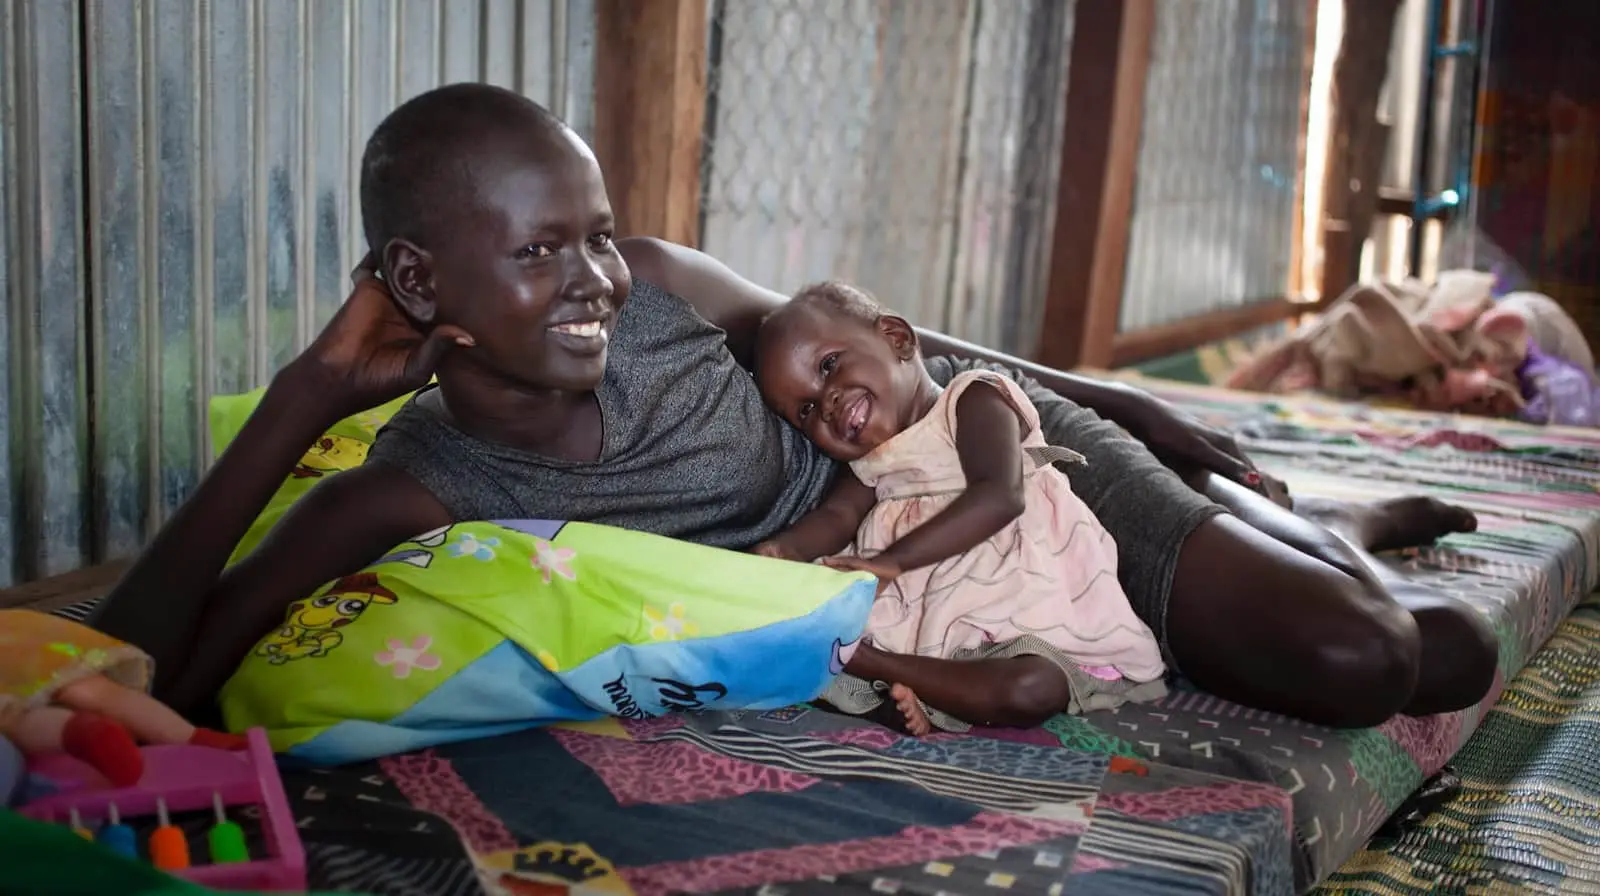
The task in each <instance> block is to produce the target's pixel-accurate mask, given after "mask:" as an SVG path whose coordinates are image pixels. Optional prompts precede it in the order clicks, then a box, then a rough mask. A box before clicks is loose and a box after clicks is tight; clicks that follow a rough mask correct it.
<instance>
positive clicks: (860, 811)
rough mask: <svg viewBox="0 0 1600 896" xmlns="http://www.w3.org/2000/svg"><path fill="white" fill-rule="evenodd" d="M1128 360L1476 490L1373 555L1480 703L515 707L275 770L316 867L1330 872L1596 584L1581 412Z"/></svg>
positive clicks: (861, 886) (455, 885)
mask: <svg viewBox="0 0 1600 896" xmlns="http://www.w3.org/2000/svg"><path fill="white" fill-rule="evenodd" d="M1143 385H1145V386H1146V387H1147V388H1150V389H1151V390H1152V391H1155V392H1157V393H1158V394H1161V395H1162V396H1163V397H1166V398H1168V399H1170V400H1172V401H1174V402H1176V403H1178V404H1180V405H1182V406H1183V407H1185V408H1187V409H1188V410H1190V411H1191V412H1193V413H1195V414H1196V415H1198V416H1200V417H1202V418H1204V419H1207V420H1209V421H1211V422H1213V423H1216V424H1219V425H1222V426H1225V427H1228V428H1230V429H1233V430H1234V431H1236V432H1238V433H1239V434H1240V436H1241V442H1242V443H1243V444H1245V445H1246V447H1247V448H1248V449H1249V450H1250V452H1251V453H1252V455H1253V456H1254V457H1255V458H1256V459H1257V460H1258V462H1259V463H1260V464H1261V466H1262V467H1263V468H1264V469H1266V470H1267V471H1269V472H1271V473H1273V474H1274V475H1277V476H1279V477H1281V478H1283V479H1285V480H1286V481H1288V482H1289V483H1290V485H1291V487H1292V488H1293V490H1294V491H1296V492H1297V493H1301V494H1317V495H1324V496H1328V497H1336V498H1347V499H1356V500H1364V499H1371V498H1380V497H1385V496H1393V495H1399V494H1406V493H1418V492H1422V493H1427V494H1433V495H1436V496H1438V497H1441V498H1445V499H1447V500H1451V501H1454V502H1457V503H1460V504H1464V505H1466V506H1468V507H1470V508H1472V509H1473V510H1475V511H1476V512H1477V513H1478V514H1479V517H1480V520H1481V524H1480V529H1479V531H1478V532H1475V533H1472V534H1467V535H1457V536H1451V537H1450V538H1447V539H1445V540H1444V541H1442V542H1440V543H1439V544H1438V545H1436V546H1433V547H1430V548H1426V549H1423V550H1418V551H1411V552H1408V553H1406V554H1404V555H1399V556H1396V557H1393V558H1391V560H1390V562H1393V563H1396V564H1398V565H1400V566H1401V567H1403V568H1404V569H1406V570H1407V571H1408V573H1409V574H1411V575H1414V576H1416V577H1418V578H1420V579H1422V580H1425V581H1428V582H1431V583H1433V584H1435V585H1437V586H1439V587H1440V588H1442V589H1443V590H1445V591H1447V592H1449V593H1452V594H1455V595H1457V596H1458V597H1460V598H1461V599H1462V600H1464V601H1466V602H1468V603H1469V604H1470V605H1471V606H1473V607H1474V608H1476V609H1478V610H1479V611H1481V612H1483V613H1484V614H1485V615H1486V616H1487V617H1488V619H1489V620H1490V621H1491V622H1492V624H1493V626H1494V629H1495V631H1496V633H1497V634H1498V636H1499V641H1500V658H1501V663H1500V673H1501V676H1500V678H1499V679H1498V680H1497V683H1496V687H1495V689H1494V692H1492V693H1491V694H1490V695H1489V696H1488V697H1487V698H1486V700H1485V703H1484V705H1483V706H1480V707H1475V708H1473V709H1469V710H1466V711H1464V712H1460V713H1456V714H1452V715H1448V716H1437V717H1430V718H1423V719H1411V718H1396V719H1394V720H1391V721H1390V722H1388V723H1386V724H1384V725H1382V726H1380V727H1378V728H1373V729H1366V730H1354V731H1334V730H1329V729H1324V728H1320V727H1316V726H1311V725H1306V724H1303V723H1300V722H1297V721H1295V720H1292V719H1287V718H1284V717H1281V716H1275V715H1272V714H1269V713H1262V712H1256V711H1253V710H1249V709H1246V708H1244V707H1241V706H1237V705H1233V704H1229V703H1227V702H1224V701H1221V700H1218V699H1216V698H1214V697H1211V696H1209V695H1207V694H1204V693H1201V692H1198V691H1196V690H1194V689H1193V688H1191V687H1187V686H1185V685H1184V684H1183V683H1182V682H1178V683H1177V685H1176V687H1175V688H1174V691H1173V693H1172V694H1171V695H1170V696H1169V697H1168V698H1167V699H1165V700H1164V701H1162V702H1160V703H1158V704H1154V705H1145V706H1139V707H1126V708H1124V709H1122V710H1120V711H1116V712H1107V713H1095V714H1091V715H1088V716H1082V717H1066V716H1062V717H1058V718H1056V719H1054V720H1052V721H1050V722H1049V723H1047V724H1046V725H1045V726H1043V727H1042V728H1040V729H1036V730H1031V731H1004V730H978V731H975V732H974V733H972V734H969V735H960V736H955V735H941V736H937V737H933V738H927V739H922V740H914V739H908V738H902V737H899V736H896V735H893V734H891V733H890V732H888V731H886V730H884V729H882V728H879V727H876V726H873V725H871V724H870V723H865V722H862V721H859V720H855V719H848V718H844V717H841V716H838V715H835V714H832V713H827V712H824V711H822V710H819V709H814V708H810V707H793V708H789V709H783V710H774V711H769V712H763V713H753V712H752V713H704V714H699V715H693V716H682V717H675V718H670V719H664V720H653V721H646V722H633V721H629V722H624V721H621V720H606V721H604V722H601V723H593V724H588V725H584V726H569V727H562V728H556V729H548V730H538V731H525V732H521V733H518V734H513V735H508V736H505V737H501V738H496V739H491V740H482V741H475V742H470V743H461V744H454V745H450V746H448V747H443V748H439V749H434V750H427V751H423V752H421V753H416V754H410V755H405V756H397V757H392V758H389V759H386V760H383V761H381V762H377V763H371V764H367V765H362V766H357V767H350V768H342V769H333V770H322V771H286V772H285V780H286V784H287V786H288V791H289V795H290V798H291V802H293V803H294V805H295V808H296V812H297V814H298V815H299V816H300V819H301V832H302V836H303V837H304V838H305V840H306V843H307V852H308V855H309V856H310V859H311V865H312V869H311V870H312V878H313V884H314V885H315V886H320V887H325V888H335V887H338V888H349V889H358V890H363V891H366V892H372V893H430V894H453V893H474V892H480V891H481V890H480V888H481V887H482V886H485V885H487V886H489V887H491V888H493V889H496V890H499V891H501V892H508V893H522V892H527V893H533V892H550V890H549V889H548V887H549V886H551V885H557V886H570V887H572V888H573V891H574V892H594V893H628V892H632V893H639V894H645V893H664V892H672V891H681V890H694V891H704V892H751V893H763V894H768V896H779V894H785V893H797V894H798V893H848V892H859V893H869V892H872V893H894V892H926V893H934V892H978V893H995V892H1004V891H1017V892H1029V893H1035V892H1042V893H1062V892H1069V893H1073V894H1084V893H1086V894H1098V893H1106V894H1113V893H1117V894H1121V893H1219V894H1220V893H1249V894H1283V893H1291V892H1296V891H1301V890H1304V889H1305V888H1306V887H1308V886H1310V885H1312V884H1313V883H1315V882H1317V881H1319V880H1322V879H1324V878H1325V877H1327V876H1328V875H1329V874H1330V873H1332V872H1333V870H1334V869H1335V868H1337V867H1338V866H1339V865H1340V864H1341V863H1343V862H1344V861H1345V860H1346V859H1347V858H1348V857H1350V856H1351V855H1352V854H1353V853H1355V852H1356V851H1357V850H1358V849H1359V848H1360V847H1361V846H1362V844H1363V843H1364V842H1365V841H1366V839H1367V838H1368V837H1369V836H1370V834H1371V833H1372V832H1373V831H1374V830H1375V829H1376V828H1377V827H1378V825H1379V824H1380V823H1381V822H1382V821H1383V820H1384V819H1385V818H1386V817H1387V816H1388V815H1389V814H1390V813H1391V812H1392V810H1393V809H1394V808H1395V807H1396V806H1397V805H1398V804H1399V803H1400V802H1401V801H1402V800H1403V799H1404V798H1405V796H1406V795H1407V794H1409V793H1410V792H1411V791H1412V790H1413V789H1415V787H1416V786H1417V785H1418V784H1419V783H1421V781H1422V780H1423V779H1424V778H1425V777H1426V776H1428V775H1429V774H1431V773H1432V772H1433V771H1435V770H1437V769H1438V768H1439V767H1440V766H1441V765H1443V764H1444V763H1445V762H1446V761H1447V760H1448V759H1449V758H1450V757H1451V756H1452V755H1453V754H1454V753H1455V752H1456V751H1457V750H1458V749H1459V748H1460V747H1461V745H1462V744H1463V743H1464V742H1465V741H1466V740H1467V738H1468V737H1469V736H1470V735H1471V734H1472V732H1473V730H1474V729H1475V728H1476V727H1477V726H1478V723H1479V721H1480V719H1481V718H1482V715H1483V712H1484V710H1485V708H1486V707H1487V706H1489V705H1491V704H1492V703H1493V701H1494V698H1495V697H1496V696H1497V694H1498V692H1499V690H1500V682H1502V681H1504V680H1507V679H1509V678H1510V677H1511V676H1512V675H1514V674H1515V673H1516V671H1517V670H1518V669H1520V668H1521V667H1522V666H1523V665H1524V664H1525V663H1526V662H1527V660H1528V658H1529V657H1530V655H1532V654H1533V653H1534V652H1535V651H1536V650H1538V648H1539V647H1540V645H1541V644H1543V643H1544V641H1545V640H1546V638H1547V637H1549V635H1550V634H1551V632H1552V631H1553V630H1554V629H1555V627H1556V626H1557V625H1558V624H1559V623H1560V622H1561V621H1562V620H1563V619H1564V618H1565V617H1566V616H1567V614H1568V612H1569V611H1570V610H1571V608H1572V607H1573V606H1574V605H1575V604H1576V602H1577V601H1578V599H1579V597H1580V596H1581V595H1585V594H1587V593H1589V591H1591V590H1592V589H1593V588H1594V586H1595V584H1596V572H1597V562H1596V561H1597V550H1600V491H1597V486H1600V433H1595V432H1585V431H1570V430H1557V429H1534V428H1531V427H1524V426H1520V425H1517V424H1511V423H1504V422H1497V421H1490V420H1481V419H1466V418H1460V419H1458V418H1447V417H1441V416H1431V415H1417V414H1410V413H1400V412H1392V411H1380V410H1375V409H1372V408H1368V407H1365V406H1359V405H1340V404H1333V403H1327V402H1319V401H1314V400H1303V399H1294V400H1283V399H1272V398H1265V397H1262V396H1248V395H1244V394H1242V393H1232V392H1226V391H1221V390H1216V389H1212V388H1209V387H1203V386H1184V385H1178V384H1173V383H1165V382H1147V383H1144V384H1143ZM1285 597H1286V599H1289V596H1287V595H1286V596H1285ZM463 844H464V847H465V848H464V849H463Z"/></svg>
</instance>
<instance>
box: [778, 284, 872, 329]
mask: <svg viewBox="0 0 1600 896" xmlns="http://www.w3.org/2000/svg"><path fill="white" fill-rule="evenodd" d="M815 307H822V308H825V309H827V310H829V311H835V312H838V313H840V314H843V315H845V316H847V317H853V318H856V319H858V320H861V321H863V322H865V323H869V324H870V323H877V321H878V318H880V317H882V316H883V315H884V314H886V313H887V310H886V309H885V308H884V307H883V306H882V305H881V304H879V303H878V300H877V299H875V298H873V297H872V294H871V293H869V292H867V291H866V290H864V289H861V288H860V287H857V286H851V285H850V284H848V283H843V282H840V281H838V280H824V281H822V282H821V283H812V284H810V285H809V286H804V287H801V289H800V291H799V292H797V293H795V294H794V298H792V299H790V300H789V304H788V305H786V306H784V308H779V309H778V310H777V311H774V312H773V314H778V313H781V312H782V311H783V310H784V309H785V308H793V309H796V310H804V309H806V308H815Z"/></svg>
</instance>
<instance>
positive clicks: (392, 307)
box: [291, 254, 475, 417]
mask: <svg viewBox="0 0 1600 896" xmlns="http://www.w3.org/2000/svg"><path fill="white" fill-rule="evenodd" d="M373 261H374V260H373V257H372V256H371V255H370V254H369V255H368V256H367V258H366V259H365V260H363V261H362V263H361V265H360V266H358V267H357V268H356V269H355V271H354V272H353V273H352V274H351V275H350V278H351V280H352V282H353V284H354V285H353V288H352V289H351V291H350V297H349V298H347V299H345V302H344V306H343V307H341V308H340V309H339V311H338V313H336V314H335V315H334V316H333V319H332V320H330V321H329V322H328V325H327V326H326V327H324V328H323V330H322V332H321V333H320V334H318V335H317V338H316V339H315V340H313V341H312V343H311V345H310V346H309V347H308V348H307V349H306V350H305V351H304V352H303V353H302V354H301V355H300V357H299V358H297V359H295V362H294V363H293V365H291V366H292V367H293V369H294V370H296V372H297V373H298V374H299V375H301V376H307V377H309V378H311V379H312V380H314V382H312V383H310V384H309V385H310V387H311V388H313V389H316V390H318V391H319V392H320V393H321V397H322V398H323V399H325V400H326V401H328V402H329V403H330V404H331V405H332V406H333V411H334V412H335V413H337V414H338V416H339V417H345V416H348V415H350V414H354V413H358V412H360V411H364V410H367V409H368V408H373V407H376V406H378V405H380V404H383V403H384V402H386V401H391V400H393V399H395V398H398V397H400V396H401V395H404V394H406V393H407V392H413V391H416V390H417V389H420V388H422V387H423V386H425V385H427V383H428V380H429V379H430V378H431V377H432V376H433V371H434V368H435V367H436V366H438V363H439V359H440V358H442V357H444V354H445V352H447V351H449V350H450V349H451V348H455V347H458V346H459V347H463V348H470V347H472V346H473V345H474V344H475V342H474V341H473V338H472V335H471V334H469V333H467V332H466V331H465V330H463V329H461V328H460V327H455V326H450V325H448V324H446V325H441V326H437V327H434V328H432V329H431V330H429V331H427V332H423V331H422V330H421V329H420V328H419V327H418V326H417V325H416V324H414V323H412V322H411V320H410V319H408V318H407V317H406V316H405V314H404V313H403V312H401V310H400V307H399V306H398V305H396V304H395V302H394V300H393V299H392V298H391V297H390V295H389V288H388V287H387V286H385V285H384V283H383V281H381V280H379V279H378V278H377V276H376V275H375V274H374V273H373Z"/></svg>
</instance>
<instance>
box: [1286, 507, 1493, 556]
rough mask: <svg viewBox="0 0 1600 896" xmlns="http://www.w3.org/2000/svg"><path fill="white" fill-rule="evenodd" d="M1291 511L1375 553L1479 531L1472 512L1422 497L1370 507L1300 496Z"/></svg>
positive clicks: (1476, 519)
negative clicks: (1459, 533) (1452, 534)
mask: <svg viewBox="0 0 1600 896" xmlns="http://www.w3.org/2000/svg"><path fill="white" fill-rule="evenodd" d="M1294 511H1295V513H1296V514H1298V515H1300V516H1303V517H1305V518H1306V519H1309V520H1312V521H1313V522H1316V523H1320V524H1322V525H1323V526H1326V527H1327V528H1329V529H1332V530H1333V531H1334V532H1337V533H1339V534H1340V535H1342V536H1344V537H1345V538H1348V539H1350V540H1351V541H1352V542H1354V543H1356V544H1357V545H1360V546H1361V547H1362V548H1365V549H1366V550H1368V551H1372V552H1374V553H1376V552H1379V551H1392V550H1396V549H1398V548H1409V547H1419V546H1421V545H1425V544H1432V543H1433V542H1435V541H1437V540H1438V539H1439V538H1440V537H1442V536H1445V535H1449V534H1450V533H1452V532H1472V531H1474V530H1476V529H1477V528H1478V518H1477V517H1476V516H1474V515H1473V513H1472V511H1470V510H1468V509H1466V508H1465V507H1458V506H1456V505H1455V504H1446V503H1445V502H1443V501H1440V500H1438V499H1437V498H1429V497H1426V496H1423V495H1408V496H1407V497H1404V498H1391V499H1389V500H1387V501H1376V502H1373V503H1371V504H1347V503H1344V502H1342V501H1330V500H1327V499H1323V498H1307V497H1302V498H1296V499H1295V506H1294Z"/></svg>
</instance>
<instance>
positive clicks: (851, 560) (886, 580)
mask: <svg viewBox="0 0 1600 896" xmlns="http://www.w3.org/2000/svg"><path fill="white" fill-rule="evenodd" d="M822 565H823V566H826V567H828V568H830V569H837V570H841V571H844V572H869V573H872V574H873V575H874V576H877V577H878V593H879V594H882V593H883V592H884V590H885V589H887V588H888V587H889V586H890V585H892V584H894V580H895V579H898V578H900V573H902V572H904V570H902V569H901V568H900V567H899V566H898V565H897V564H895V563H894V562H892V561H889V560H885V559H883V558H881V557H829V558H828V559H826V560H824V561H822Z"/></svg>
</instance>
